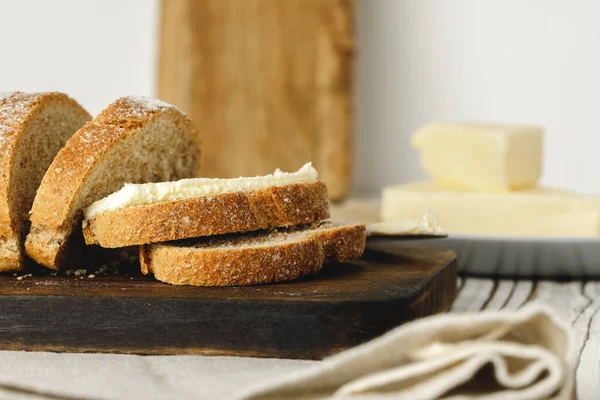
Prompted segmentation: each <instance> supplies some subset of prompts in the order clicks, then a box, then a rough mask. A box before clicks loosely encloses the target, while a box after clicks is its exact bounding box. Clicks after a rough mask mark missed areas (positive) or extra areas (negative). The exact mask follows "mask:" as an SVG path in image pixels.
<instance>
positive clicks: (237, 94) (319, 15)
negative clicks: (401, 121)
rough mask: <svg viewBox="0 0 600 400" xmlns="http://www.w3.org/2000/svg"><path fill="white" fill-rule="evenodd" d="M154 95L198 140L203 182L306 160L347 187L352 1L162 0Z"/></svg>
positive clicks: (334, 185)
mask: <svg viewBox="0 0 600 400" xmlns="http://www.w3.org/2000/svg"><path fill="white" fill-rule="evenodd" d="M161 15H162V24H161V40H160V63H159V69H160V71H159V84H158V94H159V97H160V98H161V99H163V100H165V101H168V102H170V103H173V104H176V105H178V106H179V107H181V108H182V109H183V110H184V111H185V112H187V113H188V114H189V116H190V117H191V118H192V119H193V120H194V122H195V123H196V126H197V128H198V130H199V131H200V133H201V134H202V140H203V149H204V153H203V155H202V170H201V174H202V176H209V177H222V178H226V177H238V176H254V175H264V174H269V173H272V172H273V171H274V170H275V169H276V168H280V169H282V170H283V171H288V172H291V171H295V170H297V169H298V168H300V167H301V166H302V165H303V164H304V163H306V162H308V161H313V163H314V165H315V167H316V168H317V170H318V171H319V174H320V178H321V180H323V181H324V182H325V183H326V184H327V186H328V189H329V194H330V196H331V198H332V199H334V200H338V199H341V198H343V197H344V196H345V195H346V194H347V193H348V191H349V189H350V184H351V162H352V153H351V150H352V135H351V123H352V92H353V90H352V87H353V79H352V66H353V58H354V36H353V25H354V1H352V0H326V1H323V0H243V1H240V0H178V1H172V0H163V2H162V13H161Z"/></svg>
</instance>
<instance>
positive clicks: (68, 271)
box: [65, 269, 73, 276]
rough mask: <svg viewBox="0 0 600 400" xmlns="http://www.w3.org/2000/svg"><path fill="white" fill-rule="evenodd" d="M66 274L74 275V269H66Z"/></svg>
mask: <svg viewBox="0 0 600 400" xmlns="http://www.w3.org/2000/svg"><path fill="white" fill-rule="evenodd" d="M65 275H66V276H71V275H73V270H72V269H68V270H66V271H65Z"/></svg>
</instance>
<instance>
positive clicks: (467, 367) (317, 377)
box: [236, 303, 575, 400]
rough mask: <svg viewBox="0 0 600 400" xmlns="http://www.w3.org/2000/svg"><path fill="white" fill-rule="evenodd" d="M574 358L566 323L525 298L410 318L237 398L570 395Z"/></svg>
mask: <svg viewBox="0 0 600 400" xmlns="http://www.w3.org/2000/svg"><path fill="white" fill-rule="evenodd" d="M574 361H575V345H574V337H573V333H572V331H571V328H570V327H569V326H568V325H567V324H566V323H564V322H563V321H561V320H559V319H558V318H557V317H556V313H555V312H553V311H552V310H551V309H549V308H547V307H545V306H543V305H541V304H536V303H530V304H529V305H527V306H525V307H524V308H522V309H520V310H518V311H495V312H480V313H473V314H444V315H437V316H432V317H428V318H424V319H421V320H418V321H414V322H411V323H408V324H405V325H403V326H401V327H398V328H395V329H393V330H392V331H390V332H388V333H386V334H385V335H383V336H381V337H379V338H377V339H374V340H372V341H370V342H367V343H364V344H362V345H360V346H357V347H355V348H352V349H349V350H347V351H344V352H342V353H339V354H337V355H335V356H332V357H329V358H326V359H325V360H323V361H322V362H321V363H318V364H316V365H315V366H311V367H309V368H306V369H302V370H299V371H298V372H295V373H292V374H290V375H287V376H284V377H281V378H279V379H276V380H274V381H271V382H266V383H263V384H260V385H257V386H255V387H252V388H250V389H249V390H246V391H244V392H242V393H240V394H239V395H237V396H236V398H239V399H324V398H332V397H333V398H352V399H363V398H364V399H382V398H393V399H410V400H424V399H438V398H441V399H452V400H457V399H477V398H485V399H493V400H504V399H506V400H508V399H511V400H512V399H520V400H528V399H548V398H568V396H569V395H570V392H571V390H572V380H573V368H574V367H573V366H574Z"/></svg>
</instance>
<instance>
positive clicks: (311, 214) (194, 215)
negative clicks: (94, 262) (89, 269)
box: [83, 163, 329, 248]
mask: <svg viewBox="0 0 600 400" xmlns="http://www.w3.org/2000/svg"><path fill="white" fill-rule="evenodd" d="M85 217H86V219H85V220H84V222H83V233H84V237H85V241H86V243H87V244H100V246H102V247H109V248H114V247H126V246H132V245H142V244H150V243H158V242H166V241H170V240H178V239H187V238H193V237H201V236H211V235H220V234H225V233H232V232H247V231H255V230H258V229H267V228H272V227H283V226H290V225H298V224H308V223H312V222H316V221H320V220H323V219H326V218H328V217H329V201H328V196H327V188H326V187H325V184H323V183H322V182H319V181H318V174H317V171H316V170H315V169H314V168H313V167H312V166H311V164H310V163H308V164H306V165H304V166H303V167H302V168H301V169H300V170H298V171H296V172H292V173H285V172H281V171H279V170H277V171H275V173H273V174H270V175H265V176H257V177H241V178H233V179H216V178H195V179H183V180H180V181H176V182H161V183H148V184H141V185H140V184H138V185H133V184H128V185H125V186H124V187H123V188H122V189H121V190H119V191H118V192H116V193H113V194H111V195H109V196H107V197H105V198H103V199H101V200H98V201H96V202H95V203H93V204H92V205H91V206H90V207H88V208H87V209H86V211H85Z"/></svg>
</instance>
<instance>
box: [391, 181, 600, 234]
mask: <svg viewBox="0 0 600 400" xmlns="http://www.w3.org/2000/svg"><path fill="white" fill-rule="evenodd" d="M381 201H382V204H381V217H382V220H384V221H390V220H397V219H404V218H410V217H415V216H419V215H423V214H424V213H426V212H427V210H434V211H436V212H437V213H438V215H439V224H440V226H442V227H443V228H444V230H445V231H446V232H449V233H450V234H452V233H468V234H486V235H518V236H546V237H548V236H560V237H564V236H570V237H597V236H600V199H595V198H586V197H580V196H577V195H575V194H572V193H568V192H562V191H559V190H554V189H545V188H539V189H531V190H524V191H519V192H512V193H477V192H463V191H460V190H453V189H446V188H443V187H441V186H440V185H439V184H437V183H434V182H418V183H414V184H409V185H397V186H389V187H386V188H384V189H383V193H382V199H381Z"/></svg>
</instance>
